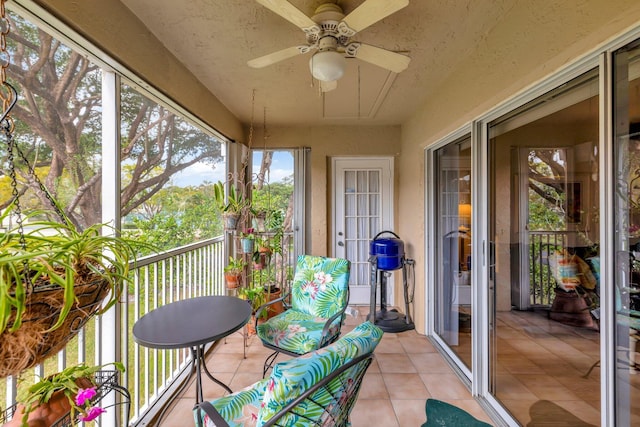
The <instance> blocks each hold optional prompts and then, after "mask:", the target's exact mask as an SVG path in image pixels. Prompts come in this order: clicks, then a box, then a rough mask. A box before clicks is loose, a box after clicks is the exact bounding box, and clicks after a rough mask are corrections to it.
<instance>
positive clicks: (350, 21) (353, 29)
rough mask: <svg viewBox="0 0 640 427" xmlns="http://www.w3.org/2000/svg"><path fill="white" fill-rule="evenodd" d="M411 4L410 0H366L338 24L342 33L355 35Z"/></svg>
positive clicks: (350, 35) (349, 35)
mask: <svg viewBox="0 0 640 427" xmlns="http://www.w3.org/2000/svg"><path fill="white" fill-rule="evenodd" d="M408 4H409V0H366V1H365V2H364V3H362V4H361V5H360V6H358V7H357V8H356V9H355V10H354V11H353V12H351V13H350V14H348V15H347V16H345V17H344V19H342V21H341V22H340V24H338V31H339V32H340V34H342V35H345V36H348V37H353V35H354V34H356V33H357V32H359V31H362V30H364V29H365V28H367V27H368V26H369V25H371V24H375V23H376V22H378V21H380V20H381V19H384V18H386V17H387V16H389V15H391V14H392V13H394V12H397V11H398V10H400V9H402V8H403V7H405V6H407V5H408Z"/></svg>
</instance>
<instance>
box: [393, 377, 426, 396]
mask: <svg viewBox="0 0 640 427" xmlns="http://www.w3.org/2000/svg"><path fill="white" fill-rule="evenodd" d="M382 379H383V380H384V384H385V385H386V388H387V392H388V393H389V397H390V398H391V399H422V398H424V399H426V398H427V397H429V392H428V391H427V388H426V387H425V385H424V383H423V382H422V380H421V379H420V376H418V375H416V374H382Z"/></svg>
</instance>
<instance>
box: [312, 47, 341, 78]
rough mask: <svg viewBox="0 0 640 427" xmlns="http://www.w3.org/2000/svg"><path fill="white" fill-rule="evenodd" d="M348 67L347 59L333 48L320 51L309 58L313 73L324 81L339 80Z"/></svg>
mask: <svg viewBox="0 0 640 427" xmlns="http://www.w3.org/2000/svg"><path fill="white" fill-rule="evenodd" d="M346 67H347V61H346V60H345V59H344V56H342V54H340V53H338V52H336V51H333V50H326V51H323V52H318V53H316V54H315V55H313V56H312V57H311V59H310V60H309V68H310V69H311V74H312V75H313V77H314V78H315V79H317V80H320V81H323V82H333V81H336V80H339V79H340V78H341V77H342V76H343V75H344V70H345V68H346Z"/></svg>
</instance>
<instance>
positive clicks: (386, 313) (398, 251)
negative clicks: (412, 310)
mask: <svg viewBox="0 0 640 427" xmlns="http://www.w3.org/2000/svg"><path fill="white" fill-rule="evenodd" d="M387 233H388V234H391V235H392V236H393V237H382V235H383V234H387ZM369 263H370V264H371V301H370V310H369V318H368V320H369V321H370V322H372V323H374V324H376V325H377V326H378V327H379V328H380V329H382V330H383V331H385V332H403V331H408V330H410V329H414V328H415V325H414V324H413V322H412V320H411V316H410V314H409V302H411V301H412V300H413V295H411V298H409V286H408V283H407V282H408V280H407V279H408V269H407V267H411V273H413V265H414V261H413V260H412V259H407V258H405V256H404V242H403V241H402V240H400V238H399V237H398V235H397V234H395V233H393V232H392V231H382V232H380V233H378V234H377V235H376V237H374V238H373V240H372V241H371V243H370V244H369ZM399 269H402V286H403V291H404V292H403V293H404V305H405V311H406V314H403V313H401V312H399V311H398V310H396V309H391V310H387V278H388V277H389V276H390V275H391V273H389V272H390V271H393V270H399ZM411 277H412V279H413V277H414V276H413V274H411ZM378 283H379V284H380V310H379V311H376V301H377V298H376V292H377V289H378ZM413 287H415V283H414V284H413ZM411 293H412V294H413V290H412V292H411Z"/></svg>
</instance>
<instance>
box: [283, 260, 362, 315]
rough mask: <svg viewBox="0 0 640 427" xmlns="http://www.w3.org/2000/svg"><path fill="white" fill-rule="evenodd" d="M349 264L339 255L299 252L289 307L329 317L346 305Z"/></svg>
mask: <svg viewBox="0 0 640 427" xmlns="http://www.w3.org/2000/svg"><path fill="white" fill-rule="evenodd" d="M349 269H350V263H349V261H347V260H346V259H342V258H327V257H322V256H313V255H300V256H298V262H297V264H296V274H295V276H294V278H293V284H292V285H291V308H292V309H293V310H297V311H300V312H302V313H307V314H310V315H312V316H315V317H324V318H327V319H328V318H329V317H331V316H333V315H334V314H336V313H337V312H339V311H340V310H342V308H343V307H345V306H346V304H347V295H348V289H349Z"/></svg>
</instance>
